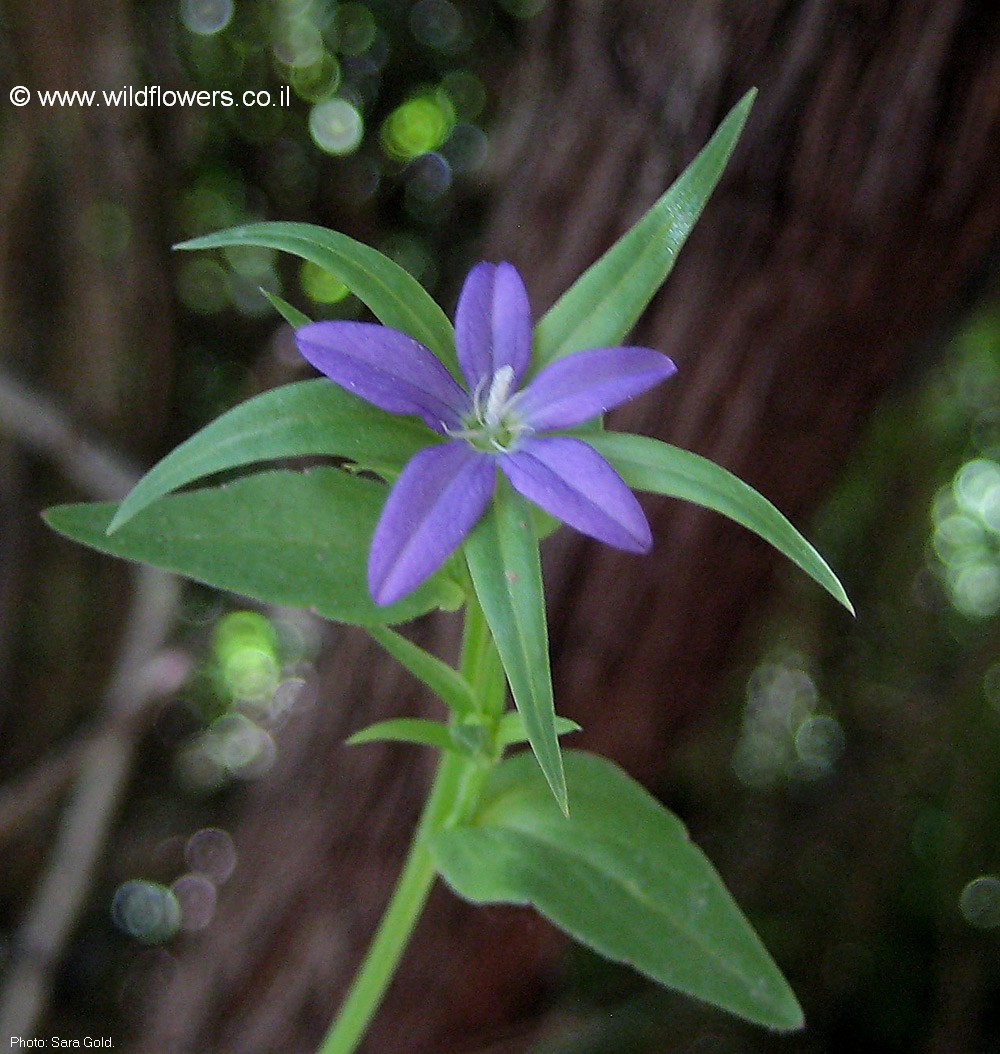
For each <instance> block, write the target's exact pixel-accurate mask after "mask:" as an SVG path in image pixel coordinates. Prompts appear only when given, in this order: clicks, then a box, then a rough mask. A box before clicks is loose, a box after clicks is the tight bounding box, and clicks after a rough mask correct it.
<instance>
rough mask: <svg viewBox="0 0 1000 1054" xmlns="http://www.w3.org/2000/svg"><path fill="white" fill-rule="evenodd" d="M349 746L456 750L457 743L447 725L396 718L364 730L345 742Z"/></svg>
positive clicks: (419, 718)
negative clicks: (402, 745) (393, 745)
mask: <svg viewBox="0 0 1000 1054" xmlns="http://www.w3.org/2000/svg"><path fill="white" fill-rule="evenodd" d="M345 742H346V743H347V745H348V746H352V747H353V746H357V745H358V744H359V743H385V742H390V743H414V744H416V745H417V746H422V747H436V748H437V749H438V750H454V749H455V743H454V742H453V740H452V738H451V732H450V731H449V730H448V726H447V725H443V724H441V722H440V721H428V720H426V718H423V717H396V718H393V719H391V720H389V721H378V722H377V723H376V724H374V725H369V726H368V727H367V728H362V729H361V731H360V732H355V733H354V735H353V736H351V737H350V738H348V739H347V740H345Z"/></svg>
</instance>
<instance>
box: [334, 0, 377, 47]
mask: <svg viewBox="0 0 1000 1054" xmlns="http://www.w3.org/2000/svg"><path fill="white" fill-rule="evenodd" d="M377 30H378V25H377V24H376V22H375V16H374V15H373V14H372V13H371V11H369V10H368V8H367V7H365V5H364V4H354V3H347V4H339V5H338V7H337V48H338V50H339V51H340V53H341V54H342V55H361V54H363V53H364V52H366V51H367V50H368V49H369V48H370V47H371V46H372V44H373V43H374V42H375V34H376V31H377Z"/></svg>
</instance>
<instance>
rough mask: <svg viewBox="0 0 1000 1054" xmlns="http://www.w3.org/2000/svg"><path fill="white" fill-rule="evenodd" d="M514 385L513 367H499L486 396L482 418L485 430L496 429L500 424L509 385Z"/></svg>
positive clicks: (508, 392)
mask: <svg viewBox="0 0 1000 1054" xmlns="http://www.w3.org/2000/svg"><path fill="white" fill-rule="evenodd" d="M513 383H514V367H513V366H501V367H500V369H498V370H497V371H496V373H494V374H493V382H492V383H491V384H490V392H489V395H487V396H486V412H485V413H484V414H483V416H482V422H483V424H484V425H486V427H487V428H496V427H497V425H499V424H500V419H501V417H502V415H503V412H504V409H505V404H506V402H507V396H508V395H509V394H510V388H511V385H512V384H513Z"/></svg>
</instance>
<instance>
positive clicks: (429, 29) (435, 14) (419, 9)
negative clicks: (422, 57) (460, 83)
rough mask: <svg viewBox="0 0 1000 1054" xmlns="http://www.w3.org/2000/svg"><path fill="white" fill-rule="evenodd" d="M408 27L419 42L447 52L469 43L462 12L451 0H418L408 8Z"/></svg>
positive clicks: (464, 46) (451, 52)
mask: <svg viewBox="0 0 1000 1054" xmlns="http://www.w3.org/2000/svg"><path fill="white" fill-rule="evenodd" d="M410 29H411V31H412V32H413V35H414V37H416V39H417V40H418V41H419V42H420V43H421V44H424V45H425V46H427V47H430V48H434V49H435V50H436V51H443V52H445V53H447V54H453V53H455V52H458V51H463V50H464V49H465V48H466V47H468V45H469V40H468V37H467V36H466V34H465V25H464V22H463V21H462V13H461V12H460V11H459V9H458V8H457V7H456V6H455V5H454V4H453V3H451V0H418V2H417V3H416V4H414V5H413V7H412V8H410Z"/></svg>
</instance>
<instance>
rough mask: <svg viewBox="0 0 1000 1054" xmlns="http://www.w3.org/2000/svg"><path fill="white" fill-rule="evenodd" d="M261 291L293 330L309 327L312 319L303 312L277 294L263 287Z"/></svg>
mask: <svg viewBox="0 0 1000 1054" xmlns="http://www.w3.org/2000/svg"><path fill="white" fill-rule="evenodd" d="M260 291H261V293H262V295H263V297H264V299H265V300H266V301H267V302H268V303H269V304H270V305H271V307H273V308H274V310H275V311H277V312H278V314H279V315H281V317H282V318H283V319H284V320H285V321H286V322H287V323H288V324H289V325H290V326H291V327H292V329H298V328H299V327H300V326H308V325H309V323H310V322H312V319H311V318H310V317H309V316H308V315H306V314H304V313H303V312H301V311H300V310H299V309H298V308H297V307H293V306H292V305H291V304H290V303H289V302H288V301H287V300H283V299H282V298H281V297H280V296H278V294H277V293H272V292H270V291H269V290H267V289H265V288H264V287H263V286H261V287H260Z"/></svg>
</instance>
